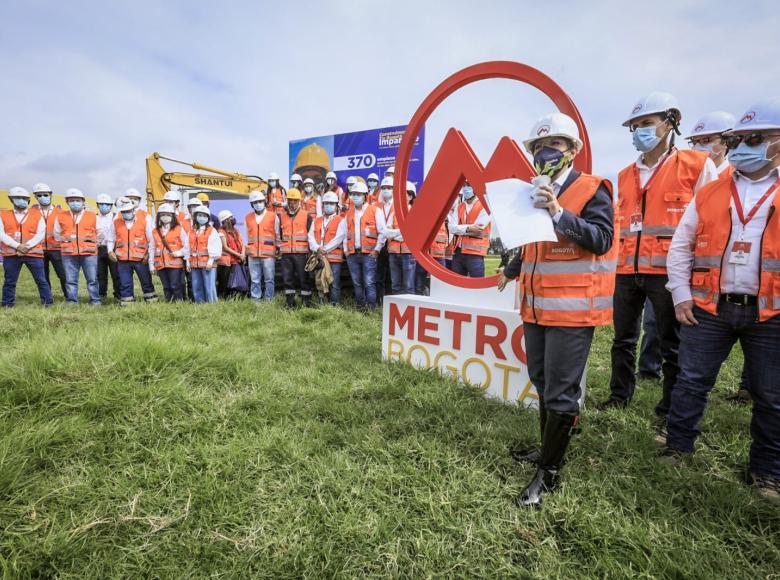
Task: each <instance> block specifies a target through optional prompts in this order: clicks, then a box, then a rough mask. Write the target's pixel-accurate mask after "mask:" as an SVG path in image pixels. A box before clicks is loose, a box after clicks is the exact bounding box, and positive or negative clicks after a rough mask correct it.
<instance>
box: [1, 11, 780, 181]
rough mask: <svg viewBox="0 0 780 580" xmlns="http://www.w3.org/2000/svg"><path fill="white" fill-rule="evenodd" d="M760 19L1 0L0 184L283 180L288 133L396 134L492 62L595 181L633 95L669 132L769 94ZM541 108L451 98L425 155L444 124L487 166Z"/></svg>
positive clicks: (623, 152) (611, 161) (621, 132)
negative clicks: (561, 110) (158, 178)
mask: <svg viewBox="0 0 780 580" xmlns="http://www.w3.org/2000/svg"><path fill="white" fill-rule="evenodd" d="M632 4H633V5H634V8H631V9H629V6H631V5H632ZM776 12H777V9H776V3H773V2H770V1H752V2H742V3H735V2H725V1H722V0H713V1H709V2H694V1H691V0H677V1H675V2H662V1H659V2H653V3H649V2H646V3H641V4H640V3H627V2H618V1H597V0H594V1H591V2H573V1H561V0H559V1H557V2H542V1H538V0H537V1H533V2H531V1H526V0H522V1H520V0H517V1H490V0H484V1H482V2H474V1H473V0H471V1H461V0H453V1H448V2H444V1H440V2H437V1H426V0H411V1H409V0H392V1H386V0H377V1H371V0H364V1H358V0H351V1H350V0H320V1H318V2H309V1H306V0H299V1H297V2H294V1H289V0H288V1H284V2H275V1H268V0H262V1H254V2H252V1H249V0H236V1H230V0H223V1H222V2H206V1H199V0H188V1H165V0H163V1H160V0H157V1H154V2H151V1H147V0H133V1H124V0H112V1H110V2H95V1H91V2H84V1H80V0H70V1H68V2H54V1H36V0H24V1H22V0H4V1H3V2H2V3H0V22H2V23H3V26H2V34H0V71H2V85H0V87H1V89H0V110H2V111H3V115H2V119H3V123H2V125H3V128H2V131H3V136H4V138H3V139H2V141H0V189H8V188H9V187H11V186H15V185H21V186H23V187H27V188H31V187H32V185H33V184H34V183H35V182H38V181H43V182H46V183H48V184H49V185H51V186H52V187H53V188H54V189H55V191H62V190H64V189H66V188H69V187H78V188H80V189H82V190H83V191H85V192H87V193H88V194H90V195H95V194H97V193H102V192H106V193H109V194H112V195H114V196H118V195H119V194H120V193H122V192H123V191H124V190H125V189H126V188H128V187H136V188H138V189H140V190H143V188H144V187H145V183H146V176H145V166H144V159H145V158H146V156H148V155H149V154H150V153H152V152H154V151H159V152H160V153H162V154H163V155H165V156H168V157H173V158H177V159H183V160H186V161H197V162H200V163H204V164H207V165H211V166H215V167H219V168H222V169H227V170H231V171H239V172H242V173H248V174H253V175H261V176H266V175H267V174H268V173H269V172H271V171H274V172H277V173H279V174H281V175H286V173H287V171H288V167H287V166H288V142H289V141H290V140H291V139H300V138H305V137H309V136H315V135H327V134H331V133H341V132H350V131H358V130H361V129H369V128H375V127H385V126H391V125H400V124H406V123H407V122H408V121H409V119H410V118H411V116H412V114H413V113H414V111H415V110H416V108H417V107H418V106H419V104H420V103H421V102H422V100H423V99H424V98H425V97H426V96H427V95H428V93H429V92H430V91H431V90H432V89H433V88H434V87H435V86H436V85H438V84H439V83H440V82H441V81H442V80H443V79H445V78H446V77H447V76H449V75H451V74H453V73H454V72H456V71H458V70H459V69H461V68H464V67H466V66H469V65H472V64H476V63H479V62H483V61H489V60H512V61H518V62H522V63H525V64H528V65H531V66H533V67H536V68H538V69H540V70H541V71H543V72H544V73H545V74H547V75H549V76H550V77H552V78H553V80H555V81H556V82H557V83H558V84H559V85H560V86H562V87H563V89H564V90H565V91H566V92H567V93H568V94H569V96H570V97H571V98H572V99H573V100H574V102H575V103H576V105H577V107H578V108H579V110H580V112H581V114H582V116H583V118H584V120H585V124H586V126H587V130H588V133H589V135H590V139H591V145H592V148H593V149H592V150H593V158H594V164H593V172H594V173H597V174H600V175H604V176H606V177H610V178H614V176H615V175H616V174H617V172H618V171H619V170H620V168H622V167H623V166H625V165H626V164H628V163H630V162H631V161H633V160H634V159H635V157H636V155H637V152H636V151H635V150H634V149H633V147H632V145H631V137H630V134H629V133H628V130H627V129H625V128H623V127H621V123H622V122H623V120H624V119H625V117H626V116H627V115H628V113H629V111H630V110H631V108H632V107H633V105H634V103H635V102H636V101H637V99H638V98H639V97H640V96H641V95H643V94H645V93H648V92H650V91H654V90H663V91H668V92H671V93H673V94H674V95H676V96H677V97H678V99H679V101H680V105H681V109H682V113H683V122H682V127H683V129H684V131H687V130H689V129H690V128H691V127H692V126H693V124H694V122H695V120H696V118H697V117H698V116H700V115H702V114H704V113H707V112H709V111H712V110H727V111H731V112H733V113H734V114H737V115H739V114H741V113H742V112H744V111H745V110H747V109H748V108H749V106H750V104H751V103H752V102H755V101H757V100H759V99H761V98H765V97H769V96H780V86H778V79H779V78H780V64H778V63H779V62H780V60H779V57H780V34H778V33H777V29H778V24H779V23H780V21H779V20H778V16H777V14H776ZM554 110H555V108H554V106H553V105H552V103H551V102H550V101H549V100H548V99H547V98H546V97H544V96H543V95H542V94H541V93H538V92H537V91H536V90H535V89H533V88H531V87H528V86H524V85H522V84H520V83H515V82H511V81H505V80H491V81H483V82H480V83H477V84H474V85H470V86H468V87H465V88H463V89H462V90H460V91H458V92H457V93H456V94H454V95H453V96H452V97H450V98H449V99H447V100H446V101H445V102H444V103H443V104H442V105H441V106H440V107H439V108H438V109H437V110H436V112H435V113H434V114H433V115H432V117H431V119H430V121H429V123H428V125H427V127H426V140H427V143H426V153H425V154H426V162H427V164H430V162H431V161H432V160H433V157H434V156H435V153H436V151H437V149H438V145H439V144H440V142H441V139H442V138H443V136H444V133H445V132H446V130H447V129H448V128H449V127H457V128H458V129H461V130H462V131H463V132H464V133H465V135H466V137H467V139H468V140H469V142H470V143H471V145H472V146H473V148H474V150H475V152H476V153H477V155H478V156H479V157H480V158H481V160H482V161H483V163H486V162H487V159H488V158H489V156H490V154H491V153H492V151H493V149H494V147H495V145H496V143H497V142H498V139H499V138H500V137H501V136H503V135H509V136H510V137H512V138H514V139H516V140H518V141H520V140H522V139H524V138H526V137H527V133H528V132H529V130H530V128H531V125H532V124H533V122H534V120H535V119H536V118H538V117H539V116H541V115H543V114H545V113H548V112H552V111H554ZM171 169H172V170H174V169H177V168H175V167H171Z"/></svg>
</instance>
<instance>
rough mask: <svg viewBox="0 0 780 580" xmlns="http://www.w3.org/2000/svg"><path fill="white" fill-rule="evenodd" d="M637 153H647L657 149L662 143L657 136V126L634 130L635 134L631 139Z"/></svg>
mask: <svg viewBox="0 0 780 580" xmlns="http://www.w3.org/2000/svg"><path fill="white" fill-rule="evenodd" d="M631 140H632V141H633V143H634V147H636V150H637V151H641V152H642V153H647V152H648V151H652V150H653V149H655V148H656V146H657V145H658V144H659V143H660V142H661V138H660V137H659V136H658V135H656V129H655V125H653V126H652V127H638V128H637V129H634V134H633V135H632V137H631Z"/></svg>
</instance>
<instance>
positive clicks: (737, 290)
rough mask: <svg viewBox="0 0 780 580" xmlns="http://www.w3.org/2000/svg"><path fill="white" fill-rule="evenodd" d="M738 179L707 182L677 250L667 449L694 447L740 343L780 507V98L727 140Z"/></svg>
mask: <svg viewBox="0 0 780 580" xmlns="http://www.w3.org/2000/svg"><path fill="white" fill-rule="evenodd" d="M725 144H726V145H727V146H728V148H729V154H728V159H729V162H730V163H731V165H732V166H733V167H734V173H733V175H731V176H726V177H723V178H722V179H718V180H717V181H715V182H713V183H709V184H707V185H706V186H705V187H703V188H702V189H701V190H700V191H699V192H698V193H697V194H696V198H695V200H694V202H693V203H691V204H690V205H689V206H688V208H687V209H686V210H685V214H684V215H683V217H682V220H681V221H680V225H679V226H678V228H677V231H676V232H675V234H674V238H673V240H672V246H671V248H670V249H669V259H668V269H669V283H668V289H669V291H671V293H672V300H673V301H674V305H675V306H674V308H675V314H676V317H677V320H678V321H679V322H680V323H681V324H682V330H681V342H680V356H679V361H680V374H679V376H678V378H677V384H676V385H675V388H674V391H673V392H672V404H671V409H670V411H669V416H668V422H667V429H668V435H667V438H666V449H665V450H664V451H663V452H662V453H661V455H660V458H661V459H662V460H664V461H665V462H670V463H676V462H677V461H679V459H680V458H681V457H684V456H686V455H690V454H691V453H692V452H693V451H694V443H695V441H696V438H697V437H698V435H699V425H700V421H701V418H702V416H703V414H704V408H705V406H706V404H707V398H708V396H709V393H710V391H711V390H712V388H713V386H714V385H715V379H716V378H717V376H718V371H719V370H720V368H721V365H722V364H723V362H724V361H725V360H726V358H727V357H728V355H729V353H730V352H731V349H732V347H733V346H734V343H735V342H737V340H739V342H740V345H741V347H742V352H743V354H744V357H745V367H746V369H747V373H748V376H749V379H750V380H749V382H750V392H751V396H752V398H753V417H752V420H751V423H750V435H751V439H752V443H751V445H750V461H749V465H748V481H749V482H751V483H753V485H754V486H755V487H756V489H757V491H758V492H759V494H760V495H761V496H762V497H764V498H765V499H768V500H772V501H775V502H780V380H779V379H778V377H780V356H778V355H780V193H779V190H780V169H778V167H780V97H777V98H773V99H766V100H763V101H760V102H758V103H755V104H754V105H753V106H752V107H750V108H749V109H748V110H747V111H746V112H745V114H744V115H743V116H742V117H741V118H740V120H739V121H738V122H737V123H736V125H735V126H734V129H733V131H730V132H728V133H727V134H726V136H725Z"/></svg>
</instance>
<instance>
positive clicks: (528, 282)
mask: <svg viewBox="0 0 780 580" xmlns="http://www.w3.org/2000/svg"><path fill="white" fill-rule="evenodd" d="M523 145H524V146H525V149H526V151H527V152H528V153H529V154H531V155H533V161H534V168H535V169H536V172H537V173H538V174H539V175H540V176H547V177H548V178H549V179H548V180H547V183H548V185H544V184H541V185H539V186H538V188H537V191H536V202H535V204H534V205H535V207H537V208H544V209H546V210H547V212H548V213H549V214H550V219H551V220H552V222H553V225H554V228H555V231H556V234H557V236H558V239H557V241H555V242H538V243H534V244H528V245H526V246H524V248H523V252H521V253H518V254H517V255H516V256H515V257H514V258H513V259H512V261H511V262H510V263H509V264H508V265H507V266H506V268H505V269H504V271H503V273H502V275H501V276H500V278H499V284H498V288H499V290H503V289H504V288H505V287H506V285H507V283H508V282H509V280H511V279H515V278H517V277H518V276H519V277H520V282H519V284H520V295H521V301H520V314H521V316H522V318H523V326H524V328H525V344H526V354H527V362H528V374H529V377H530V379H531V382H532V383H533V385H534V387H535V388H536V391H537V393H538V395H539V422H540V431H541V441H542V444H541V447H540V448H538V447H532V448H530V449H519V450H517V451H514V452H513V454H512V456H513V458H514V459H515V460H517V461H522V462H529V463H535V464H536V465H537V470H536V473H535V474H534V477H533V479H532V480H531V482H530V483H529V484H528V485H527V486H526V487H525V489H524V490H523V491H522V492H521V494H520V495H519V496H518V498H517V503H518V504H519V505H520V506H538V505H539V504H540V503H541V502H542V498H543V497H544V496H545V494H547V493H550V492H552V491H554V490H555V489H556V488H557V486H558V483H559V479H560V471H561V468H562V467H563V463H564V457H565V454H566V450H567V448H568V445H569V441H570V440H571V437H572V434H574V433H575V432H576V431H577V430H578V424H579V414H580V403H579V402H580V399H581V398H582V389H581V387H580V381H581V380H582V376H583V373H584V372H585V366H586V364H587V361H588V355H589V353H590V347H591V343H592V340H593V335H594V331H595V327H597V326H608V325H609V324H611V322H612V293H613V290H614V287H615V260H616V258H617V244H616V243H615V241H614V240H615V207H614V202H613V196H612V185H611V184H610V182H609V181H607V180H606V179H604V178H602V177H599V176H596V175H588V174H585V173H582V172H580V171H578V170H577V169H575V168H574V166H573V161H574V158H575V157H576V156H577V155H578V154H579V153H580V152H581V151H582V147H583V143H582V141H581V139H580V134H579V129H578V127H577V124H576V123H575V122H574V120H573V119H572V118H571V117H569V116H567V115H564V114H563V113H552V114H549V115H545V116H544V117H541V118H540V119H539V120H538V121H537V122H536V123H535V124H534V126H533V127H532V129H531V133H530V135H529V138H528V139H526V140H525V141H524V142H523ZM521 273H522V276H521Z"/></svg>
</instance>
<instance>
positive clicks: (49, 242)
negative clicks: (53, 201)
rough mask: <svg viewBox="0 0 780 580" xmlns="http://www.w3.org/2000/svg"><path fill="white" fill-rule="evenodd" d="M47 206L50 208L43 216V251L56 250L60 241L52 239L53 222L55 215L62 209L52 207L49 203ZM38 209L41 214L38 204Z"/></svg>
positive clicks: (55, 218)
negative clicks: (44, 226) (44, 228)
mask: <svg viewBox="0 0 780 580" xmlns="http://www.w3.org/2000/svg"><path fill="white" fill-rule="evenodd" d="M49 207H50V208H51V209H50V210H49V214H48V215H47V216H46V217H45V219H46V237H45V238H44V239H43V249H44V250H45V251H50V250H54V251H57V250H59V249H60V242H59V241H58V240H55V239H54V222H55V221H57V216H58V215H60V213H62V210H61V209H60V208H58V207H54V206H53V205H50V206H49ZM38 211H40V212H41V215H43V209H41V207H40V206H38Z"/></svg>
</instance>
